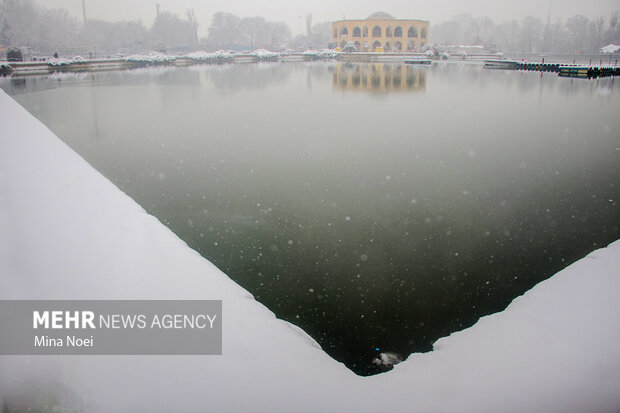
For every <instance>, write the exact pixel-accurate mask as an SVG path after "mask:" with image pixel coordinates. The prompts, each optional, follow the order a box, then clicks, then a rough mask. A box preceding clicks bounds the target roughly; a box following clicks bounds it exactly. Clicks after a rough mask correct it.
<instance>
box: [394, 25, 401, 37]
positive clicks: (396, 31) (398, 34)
mask: <svg viewBox="0 0 620 413" xmlns="http://www.w3.org/2000/svg"><path fill="white" fill-rule="evenodd" d="M394 37H403V28H402V27H400V26H398V27H397V28H395V29H394Z"/></svg>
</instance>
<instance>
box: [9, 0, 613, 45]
mask: <svg viewBox="0 0 620 413" xmlns="http://www.w3.org/2000/svg"><path fill="white" fill-rule="evenodd" d="M220 3H222V2H220ZM280 3H281V2H280V1H279V0H274V1H273V2H272V3H270V4H271V5H273V6H274V7H268V8H265V7H260V10H259V8H257V6H256V4H254V3H252V6H251V7H250V6H249V5H248V7H245V8H244V9H243V10H240V9H239V7H238V6H239V4H242V3H240V2H233V3H230V4H223V3H222V4H219V3H218V2H217V1H216V2H212V4H210V6H211V7H214V6H216V5H217V6H221V7H222V10H226V9H227V10H239V11H242V12H244V13H243V14H244V16H242V15H241V13H239V14H235V13H233V12H227V11H215V12H214V13H213V14H212V15H209V14H207V13H206V12H205V10H204V7H203V6H202V5H201V3H196V2H190V1H180V2H174V3H172V2H170V1H167V2H166V1H161V2H158V3H155V2H145V1H142V0H135V1H132V2H123V3H121V2H117V1H115V0H112V1H107V2H94V1H92V0H84V5H85V7H84V8H83V7H82V1H81V0H50V1H47V2H45V6H43V5H41V4H38V3H36V2H34V1H33V0H0V48H4V49H6V48H10V47H17V48H28V49H30V50H31V51H32V54H33V56H36V55H43V56H44V55H51V54H53V53H54V52H59V53H60V54H61V55H64V56H67V57H71V56H73V55H89V54H90V55H92V56H98V57H101V56H105V55H111V54H115V53H136V52H142V51H148V50H158V51H161V52H168V53H182V52H189V51H195V50H205V51H214V50H218V49H231V50H244V49H256V48H265V49H271V50H282V49H297V50H305V49H307V48H314V49H317V48H318V49H322V48H326V47H329V46H330V41H331V21H332V20H338V19H342V18H350V19H353V18H365V17H366V16H367V15H366V14H363V13H362V11H361V10H366V11H368V10H371V11H375V8H376V7H378V5H377V4H376V3H372V2H366V1H362V2H361V3H360V4H354V3H350V2H344V3H343V2H336V3H334V4H333V5H332V6H333V9H332V10H333V11H331V12H326V11H325V10H324V9H325V7H327V5H325V4H323V5H315V4H311V3H309V2H308V3H307V4H302V3H303V2H297V3H295V5H294V8H295V10H298V11H299V10H302V9H305V10H307V11H308V12H307V13H306V14H304V15H301V14H300V15H298V16H296V17H293V18H291V17H290V14H291V13H292V14H293V15H295V14H296V13H293V5H288V6H283V5H282V4H280ZM438 3H439V7H438V6H435V8H434V9H432V8H428V6H427V8H426V9H425V8H424V7H420V8H419V9H418V8H416V7H415V6H411V5H409V6H408V7H407V8H406V9H403V5H402V4H401V5H397V4H394V5H390V4H387V3H382V4H381V7H383V8H384V10H385V11H387V12H388V13H391V14H393V15H395V16H396V17H397V18H413V19H428V20H430V24H431V29H430V34H429V37H430V42H431V43H432V44H444V45H482V46H484V47H485V48H486V49H488V50H489V51H494V52H495V51H502V52H530V53H545V52H561V53H576V54H580V53H597V52H598V51H599V50H600V48H601V47H603V46H605V45H607V44H609V43H614V42H615V43H620V12H619V11H618V10H616V9H614V6H616V7H617V2H614V1H603V2H596V4H594V5H590V4H587V3H583V2H574V1H564V2H562V5H561V7H560V6H559V5H556V6H555V7H554V4H553V2H551V1H550V2H540V1H537V2H532V1H525V2H519V3H518V4H519V7H515V5H514V4H517V3H514V4H513V3H506V4H504V5H503V6H501V7H500V6H499V5H498V4H497V2H485V1H473V0H471V1H469V2H452V1H443V2H438ZM555 3H556V4H557V3H558V2H557V1H556V2H555ZM121 4H122V6H121ZM173 4H174V8H173V7H172V6H173ZM345 4H348V7H350V9H349V12H348V14H345V13H342V14H338V12H337V11H336V10H344V9H345V8H346V7H345ZM534 4H535V5H536V7H533V5H534ZM246 5H247V4H246ZM183 6H186V7H187V8H185V9H181V7H183ZM281 6H282V7H281ZM390 6H393V7H390ZM468 6H469V7H468ZM576 6H578V7H576ZM314 8H316V9H317V10H316V12H315V10H313V9H314ZM272 9H273V10H272ZM392 9H394V10H396V11H398V12H399V13H395V12H394V10H392ZM416 10H419V13H418V11H416ZM578 10H581V11H582V12H584V13H585V14H581V13H577V14H574V15H570V12H572V11H578ZM198 11H200V13H199V12H198ZM253 11H256V12H262V13H263V15H255V16H248V15H247V14H248V13H249V12H253ZM463 11H468V12H464V13H457V14H454V13H453V12H463ZM527 11H531V12H533V13H536V14H531V15H523V13H524V12H527ZM84 12H85V14H84ZM595 12H598V13H599V14H598V15H596V14H593V13H595ZM315 13H316V14H315ZM317 16H320V17H321V19H323V20H319V19H317ZM428 16H432V17H428ZM449 16H453V17H449ZM492 16H494V17H492ZM272 17H273V18H274V19H271V18H272ZM276 18H278V19H282V20H276ZM328 18H329V19H328ZM325 19H328V20H325ZM295 20H297V22H296V21H295ZM295 23H297V24H295ZM331 46H333V45H331Z"/></svg>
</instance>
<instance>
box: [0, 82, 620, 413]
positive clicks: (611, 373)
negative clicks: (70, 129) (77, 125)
mask: <svg viewBox="0 0 620 413" xmlns="http://www.w3.org/2000/svg"><path fill="white" fill-rule="evenodd" d="M0 148H1V150H0V299H221V300H223V331H224V333H223V334H224V340H223V355H222V356H93V357H90V356H89V357H77V356H65V357H47V356H38V357H6V356H4V357H0V399H4V400H5V402H7V403H10V402H11V401H12V400H14V399H15V398H17V397H18V396H20V392H22V393H23V392H24V391H26V390H24V389H28V388H30V387H28V386H26V385H24V384H23V383H28V382H32V381H33V380H34V381H36V380H44V381H45V383H50V382H54V381H55V382H58V383H62V386H64V387H63V388H65V387H66V388H67V389H69V390H70V391H71V392H72V394H77V395H79V397H80V398H81V399H82V402H79V403H83V404H84V410H85V411H87V412H114V411H152V412H159V411H162V412H163V411H171V410H172V411H217V412H250V411H251V412H292V411H294V412H348V411H352V412H373V413H374V412H377V411H386V412H410V411H422V412H499V411H501V412H528V411H541V412H543V411H544V412H585V411H587V412H593V413H599V412H600V413H603V412H617V410H618V407H620V351H619V350H618V343H620V272H619V270H618V268H620V242H616V243H614V244H612V245H610V246H609V247H608V248H604V249H600V250H597V251H595V252H593V253H591V254H590V255H588V257H586V258H584V259H582V260H581V261H579V262H577V263H575V264H573V265H571V266H570V267H568V268H567V269H565V270H564V271H562V272H560V273H558V274H557V275H555V276H554V277H552V278H551V279H549V280H547V281H545V282H543V283H541V284H539V285H538V286H536V287H535V288H534V289H532V290H530V291H529V292H528V293H526V294H525V295H524V296H522V297H519V298H517V299H516V300H514V302H513V303H512V304H511V305H510V306H509V307H508V309H507V310H506V311H504V312H502V313H498V314H494V315H491V316H488V317H484V318H482V319H481V320H480V321H479V322H478V323H477V324H476V325H475V326H473V327H472V328H469V329H467V330H464V331H461V332H459V333H455V334H453V335H451V336H450V337H447V338H444V339H441V340H439V341H438V342H437V343H436V345H435V351H433V352H430V353H426V354H414V355H412V356H410V357H409V359H408V360H407V361H405V362H403V363H401V364H399V365H398V366H396V367H395V369H394V370H393V371H391V372H389V373H387V374H383V375H379V376H374V377H367V378H362V377H358V376H355V375H354V374H353V373H351V372H350V371H349V370H347V369H346V368H345V367H344V366H343V365H341V364H340V363H337V362H335V361H333V360H332V359H330V358H329V357H328V356H327V355H326V354H325V353H324V352H323V351H322V350H321V349H320V348H319V347H318V346H317V345H316V343H315V342H314V341H313V340H312V339H310V338H309V337H308V336H307V335H305V334H304V333H303V332H301V331H300V330H299V329H298V328H293V327H292V326H291V325H290V324H288V323H286V322H283V321H281V320H278V319H276V318H275V317H274V315H273V314H272V313H271V312H270V311H269V310H268V309H266V308H265V307H264V306H262V305H261V304H259V303H258V302H256V301H255V300H254V299H253V298H252V296H251V295H250V294H248V293H247V292H246V291H245V290H243V289H242V288H241V287H239V286H238V285H237V284H235V283H234V282H232V281H231V280H230V279H229V278H228V277H226V276H225V275H224V274H223V273H221V272H220V271H219V270H218V269H217V268H215V267H214V266H213V265H212V264H210V263H209V262H208V261H207V260H205V259H203V258H202V257H201V256H199V255H198V254H197V253H196V252H194V251H193V250H191V249H190V248H188V247H187V245H186V244H185V243H184V242H183V241H181V240H180V239H179V238H177V237H176V236H175V235H174V234H173V233H171V232H170V231H169V230H168V229H167V228H166V227H165V226H163V225H162V224H161V223H160V222H159V221H158V220H157V219H155V218H154V217H152V216H150V215H148V214H147V213H146V212H145V211H144V210H143V209H142V208H141V207H140V206H139V205H137V204H136V203H135V202H134V201H133V200H132V199H130V198H129V197H127V196H126V195H125V194H123V193H122V192H121V191H120V190H119V189H118V188H116V187H115V186H114V185H112V184H111V183H110V182H109V181H108V180H107V179H106V178H104V177H103V176H102V175H100V174H99V173H98V172H97V171H95V170H94V169H93V168H92V167H91V166H90V165H88V164H87V163H86V162H85V161H84V160H83V159H81V158H80V157H79V156H78V155H76V154H75V153H74V152H73V151H72V150H71V149H69V148H68V147H67V146H66V145H65V144H64V143H62V142H61V141H60V140H59V139H58V138H56V137H55V136H54V135H53V134H52V132H50V131H49V130H48V129H47V128H46V127H45V126H43V125H42V124H41V123H40V122H39V121H38V120H36V119H35V118H34V117H33V116H31V115H30V114H28V113H27V112H26V111H25V110H24V109H23V108H21V107H20V106H19V105H17V104H16V103H15V102H14V101H13V100H12V99H11V98H9V97H8V96H7V95H6V94H5V93H4V92H0ZM69 390H68V391H69ZM26 393H27V391H26ZM63 400H65V403H68V404H70V400H72V399H71V398H70V397H69V398H64V399H63ZM67 400H69V401H67ZM79 403H78V404H79ZM0 405H2V400H0Z"/></svg>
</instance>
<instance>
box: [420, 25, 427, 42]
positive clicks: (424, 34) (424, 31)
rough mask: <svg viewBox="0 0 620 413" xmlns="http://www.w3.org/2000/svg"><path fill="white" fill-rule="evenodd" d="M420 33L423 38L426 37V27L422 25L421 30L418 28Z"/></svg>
mask: <svg viewBox="0 0 620 413" xmlns="http://www.w3.org/2000/svg"><path fill="white" fill-rule="evenodd" d="M420 34H421V35H422V38H423V39H426V27H423V28H422V30H420Z"/></svg>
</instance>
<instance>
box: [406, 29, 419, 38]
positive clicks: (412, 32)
mask: <svg viewBox="0 0 620 413" xmlns="http://www.w3.org/2000/svg"><path fill="white" fill-rule="evenodd" d="M407 37H418V31H417V30H416V28H415V27H413V26H411V27H410V28H409V31H408V32H407Z"/></svg>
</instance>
